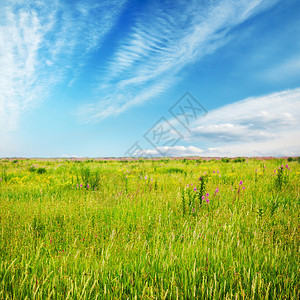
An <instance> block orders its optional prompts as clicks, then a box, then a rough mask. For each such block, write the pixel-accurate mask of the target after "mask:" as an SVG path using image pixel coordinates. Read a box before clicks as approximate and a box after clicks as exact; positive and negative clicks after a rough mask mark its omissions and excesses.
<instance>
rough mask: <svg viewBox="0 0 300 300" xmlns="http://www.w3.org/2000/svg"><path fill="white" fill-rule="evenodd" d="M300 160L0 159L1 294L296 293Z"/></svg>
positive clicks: (259, 295)
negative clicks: (299, 161)
mask: <svg viewBox="0 0 300 300" xmlns="http://www.w3.org/2000/svg"><path fill="white" fill-rule="evenodd" d="M299 187H300V164H299V163H298V161H296V160H295V159H293V158H289V159H254V158H251V159H245V158H239V159H222V160H215V159H211V160H207V161H205V160H203V159H199V158H198V159H161V160H145V159H141V160H130V161H129V160H128V161H126V160H123V161H115V160H93V159H88V160H74V159H73V160H72V159H52V160H50V159H49V160H34V159H18V160H17V159H15V160H8V159H2V160H0V299H299V296H300V295H299V283H300V261H299V257H300V255H299V254H300V253H299V251H300V240H299V238H300V226H299V225H300V224H299V222H300V218H299V217H300V199H299Z"/></svg>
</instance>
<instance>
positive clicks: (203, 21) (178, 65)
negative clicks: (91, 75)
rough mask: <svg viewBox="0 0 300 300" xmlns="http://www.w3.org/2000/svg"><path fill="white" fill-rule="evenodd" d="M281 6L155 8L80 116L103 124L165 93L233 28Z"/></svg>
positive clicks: (182, 3)
mask: <svg viewBox="0 0 300 300" xmlns="http://www.w3.org/2000/svg"><path fill="white" fill-rule="evenodd" d="M276 2H277V1H260V0H256V1H251V2H249V1H222V0H221V1H213V2H207V3H203V2H202V1H190V2H186V1H176V2H167V1H166V3H164V5H162V6H159V4H158V3H152V4H150V5H149V7H147V14H146V13H144V14H142V15H140V16H139V17H137V18H136V20H135V25H134V26H133V28H132V30H131V32H130V33H129V35H128V36H127V37H126V38H125V39H124V40H123V41H122V42H121V44H120V46H119V48H118V50H117V51H116V53H115V54H114V56H113V58H112V60H111V61H110V62H109V64H108V67H107V69H106V71H105V72H104V74H103V76H102V77H104V78H106V80H105V82H103V80H101V84H100V83H99V87H98V88H97V89H95V91H94V95H95V96H94V102H93V103H92V104H90V105H88V106H83V107H80V108H79V111H78V114H79V116H80V118H81V119H82V120H84V121H85V122H89V121H95V120H102V119H104V118H107V117H109V116H112V115H118V114H120V113H122V112H124V111H125V110H127V109H129V108H130V107H132V106H134V105H137V104H140V103H143V102H145V101H148V100H149V99H151V98H153V97H154V96H157V95H159V94H161V93H163V92H164V91H165V90H167V88H169V87H170V86H172V85H173V84H174V82H176V81H177V80H179V79H180V77H181V74H180V72H181V71H182V70H183V69H184V68H185V67H186V66H187V65H189V64H191V63H193V62H195V61H198V60H201V58H203V57H205V56H206V55H208V54H210V53H213V52H214V51H215V50H216V49H218V48H220V47H221V46H223V45H224V44H226V43H227V42H228V41H229V40H230V39H231V37H230V32H231V30H232V29H233V28H235V27H236V26H237V25H239V24H241V23H243V22H244V21H245V20H247V19H249V18H251V17H252V16H254V15H256V14H258V13H259V12H261V11H264V10H266V9H267V8H269V7H271V6H272V5H274V4H275V3H276ZM162 82H163V84H162ZM162 86H163V87H164V88H162ZM99 94H100V95H103V96H102V97H101V98H100V99H99V96H98V95H99ZM141 95H143V96H142V97H141ZM139 98H140V100H139V101H137V100H136V99H139Z"/></svg>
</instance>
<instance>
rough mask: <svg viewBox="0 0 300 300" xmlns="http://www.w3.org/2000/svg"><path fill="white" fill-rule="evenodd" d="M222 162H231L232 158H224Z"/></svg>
mask: <svg viewBox="0 0 300 300" xmlns="http://www.w3.org/2000/svg"><path fill="white" fill-rule="evenodd" d="M222 162H223V163H229V162H230V159H229V158H222Z"/></svg>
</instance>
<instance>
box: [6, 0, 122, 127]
mask: <svg viewBox="0 0 300 300" xmlns="http://www.w3.org/2000/svg"><path fill="white" fill-rule="evenodd" d="M124 3H125V1H122V2H119V1H102V2H101V3H99V4H98V3H94V2H92V1H73V2H72V3H70V4H68V2H66V1H59V0H56V1H50V2H47V3H46V2H43V1H30V2H29V3H27V2H26V1H25V2H24V1H8V2H7V3H6V4H1V7H0V8H1V9H0V20H1V21H0V65H1V69H0V131H4V130H5V131H6V130H13V129H16V128H17V125H18V120H19V118H20V116H21V115H22V113H23V112H24V111H26V110H28V109H31V108H33V107H36V105H37V104H38V103H40V102H41V99H44V98H45V97H47V95H48V94H49V93H50V92H51V88H52V87H53V86H55V84H57V83H58V82H61V81H62V80H64V78H66V75H67V74H68V77H71V78H73V80H74V79H76V77H77V76H78V74H79V72H80V70H81V68H82V66H83V65H84V64H85V62H86V59H87V57H88V55H89V54H90V53H92V52H93V51H95V50H97V49H98V48H99V47H100V46H101V41H102V39H103V37H104V36H105V35H106V34H107V33H108V32H109V31H110V29H111V28H112V26H113V25H114V24H115V22H116V20H117V19H118V16H119V14H120V12H121V11H122V8H123V7H124ZM108 8H109V9H108ZM70 74H71V76H70ZM71 81H72V80H71Z"/></svg>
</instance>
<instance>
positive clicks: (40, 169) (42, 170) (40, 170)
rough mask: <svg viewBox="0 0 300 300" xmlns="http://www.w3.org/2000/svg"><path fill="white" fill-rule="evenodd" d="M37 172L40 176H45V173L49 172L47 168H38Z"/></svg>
mask: <svg viewBox="0 0 300 300" xmlns="http://www.w3.org/2000/svg"><path fill="white" fill-rule="evenodd" d="M36 172H37V173H38V174H45V173H46V172H47V170H46V169H45V168H38V169H37V170H36Z"/></svg>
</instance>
